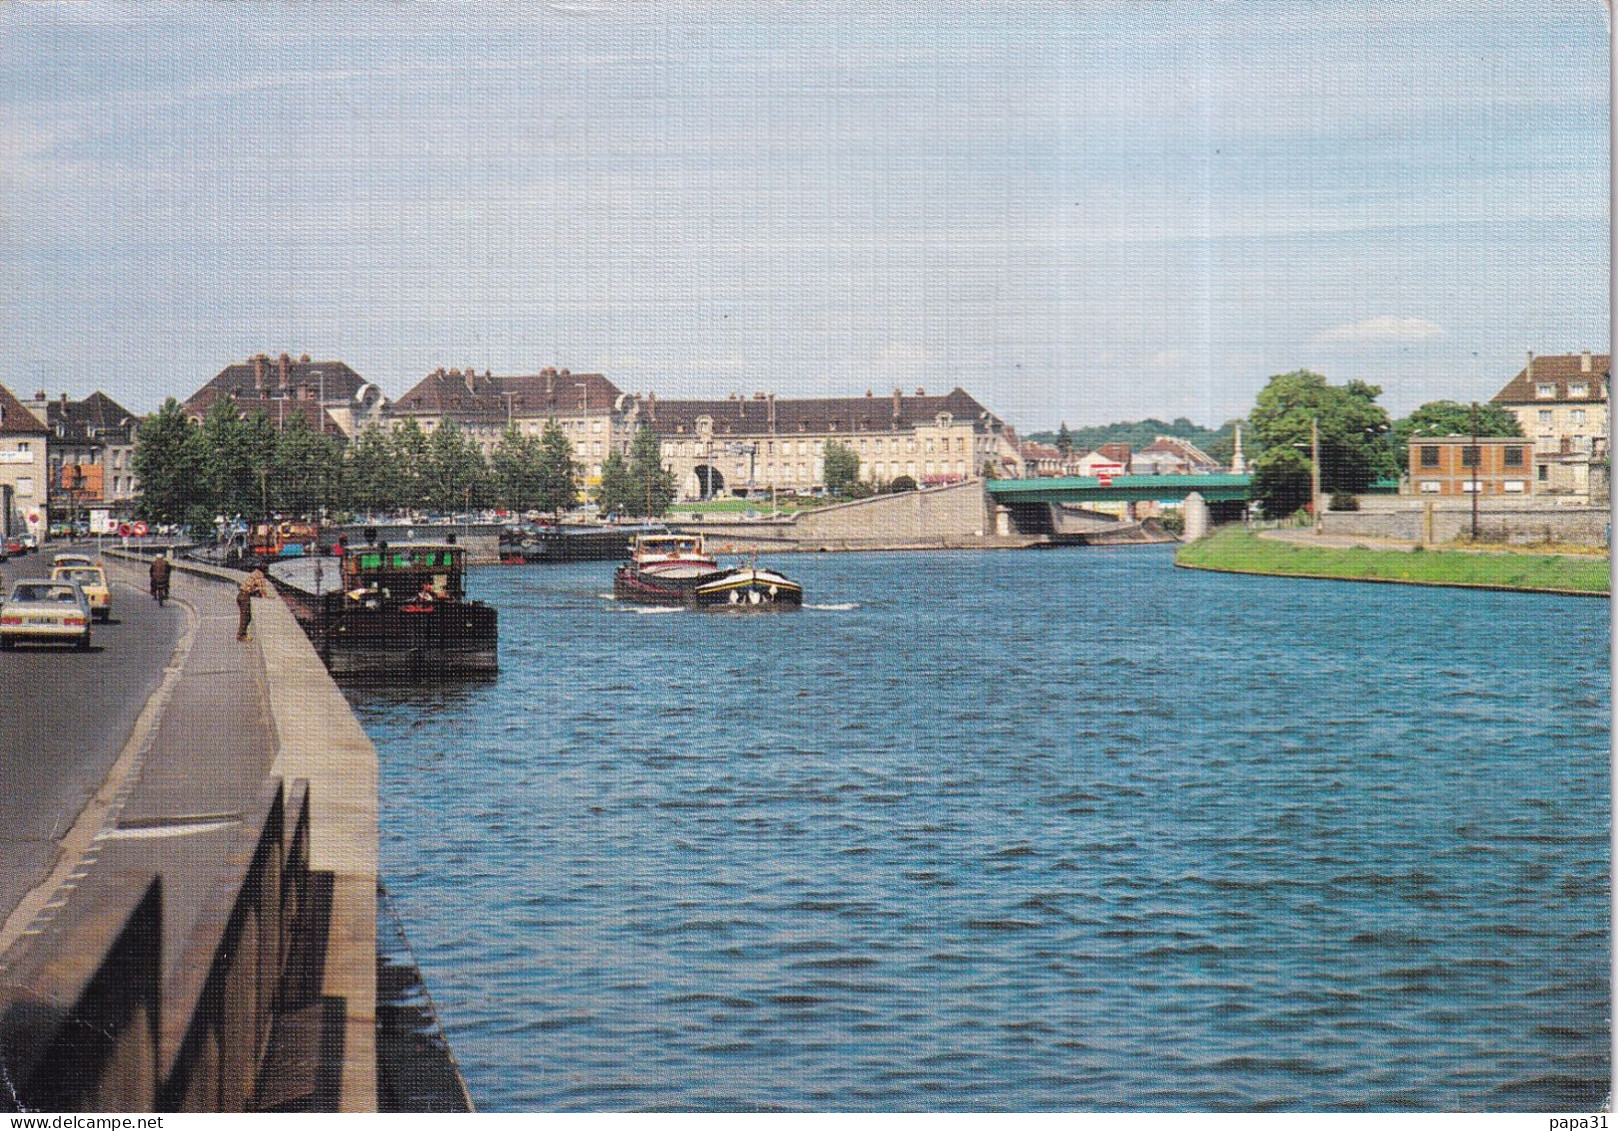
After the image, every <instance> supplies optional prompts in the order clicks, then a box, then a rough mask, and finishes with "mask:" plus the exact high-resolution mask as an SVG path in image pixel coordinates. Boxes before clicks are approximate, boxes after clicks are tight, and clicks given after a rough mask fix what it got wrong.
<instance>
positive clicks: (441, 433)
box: [424, 419, 488, 511]
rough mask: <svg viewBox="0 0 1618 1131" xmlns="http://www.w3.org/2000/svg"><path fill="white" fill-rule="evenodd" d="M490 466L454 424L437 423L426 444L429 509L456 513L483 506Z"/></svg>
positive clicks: (463, 432)
mask: <svg viewBox="0 0 1618 1131" xmlns="http://www.w3.org/2000/svg"><path fill="white" fill-rule="evenodd" d="M487 474H488V465H487V464H486V463H485V462H484V459H483V453H482V451H480V450H479V448H478V446H477V442H476V441H474V440H473V439H472V438H471V437H470V436H468V435H467V434H466V432H465V430H464V429H462V428H461V426H460V425H459V424H458V423H456V422H455V421H453V420H449V419H444V420H440V421H439V422H438V427H437V428H434V429H433V434H432V436H431V437H429V438H428V443H427V482H426V484H425V486H426V491H425V493H424V496H425V500H426V503H427V506H428V508H429V509H431V510H436V511H457V510H461V509H463V508H466V507H472V506H477V505H479V504H480V503H482V502H483V499H484V495H485V480H486V478H487Z"/></svg>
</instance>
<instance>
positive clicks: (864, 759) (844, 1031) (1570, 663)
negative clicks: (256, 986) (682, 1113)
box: [353, 549, 1609, 1110]
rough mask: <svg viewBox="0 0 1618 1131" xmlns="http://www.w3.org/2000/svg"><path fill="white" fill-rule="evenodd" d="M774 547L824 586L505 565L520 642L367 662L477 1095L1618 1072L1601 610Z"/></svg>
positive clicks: (528, 1104)
mask: <svg viewBox="0 0 1618 1131" xmlns="http://www.w3.org/2000/svg"><path fill="white" fill-rule="evenodd" d="M776 564H778V565H780V566H782V567H783V568H784V569H786V570H787V571H788V572H789V573H791V574H792V575H793V576H794V577H798V578H800V579H801V580H802V581H803V582H804V583H805V586H806V591H807V600H808V601H809V602H810V603H811V604H812V605H815V606H820V607H817V608H806V609H804V610H803V611H801V612H798V613H789V614H774V615H763V616H753V617H748V616H733V615H727V614H722V613H721V614H714V613H693V612H684V611H676V612H658V613H645V612H639V611H637V610H635V609H634V608H633V607H626V606H625V605H622V604H619V603H615V602H612V601H610V600H604V599H603V598H602V596H601V594H603V593H606V592H609V591H610V574H611V566H610V565H607V564H583V565H577V566H565V567H506V568H499V569H488V570H484V571H481V572H479V573H477V574H476V575H475V576H474V578H473V587H474V590H475V593H476V595H478V596H481V597H483V598H485V599H487V600H490V601H493V602H495V603H497V604H498V605H499V606H500V610H501V663H502V665H503V671H502V673H501V675H500V677H499V678H498V679H497V680H496V681H493V682H490V683H484V684H474V685H470V686H462V687H445V688H435V689H427V690H423V689H419V688H418V689H412V690H410V691H409V692H408V693H406V692H400V691H391V692H382V691H373V692H363V693H362V692H355V693H354V696H353V697H354V699H355V701H356V703H357V705H358V706H359V709H360V713H361V717H362V720H363V722H364V723H365V726H366V728H367V729H368V730H369V732H370V733H371V735H372V736H373V737H374V738H375V739H376V741H377V745H378V749H379V751H380V755H381V760H382V781H383V797H382V819H383V843H382V859H383V870H384V874H385V877H386V880H387V883H388V885H389V888H390V890H391V891H392V892H393V895H394V899H395V903H396V905H397V907H398V910H399V912H400V915H401V916H402V917H403V919H404V921H405V925H406V929H407V930H408V932H409V935H410V939H411V943H412V944H413V947H414V949H415V952H416V955H417V957H418V959H419V960H420V963H421V966H422V970H423V973H424V975H425V977H426V981H427V984H428V986H429V987H430V989H431V991H432V993H433V995H434V997H435V999H436V1001H437V1005H438V1009H439V1013H440V1016H441V1019H442V1021H443V1023H444V1026H445V1029H446V1031H447V1033H448V1035H449V1039H450V1042H451V1044H452V1045H453V1046H454V1048H455V1051H456V1054H457V1056H458V1058H459V1060H460V1063H461V1066H462V1068H463V1070H464V1071H465V1072H466V1075H467V1078H468V1082H469V1084H470V1086H471V1090H472V1093H473V1097H474V1099H475V1101H476V1102H477V1103H478V1105H479V1107H480V1108H482V1109H484V1110H506V1109H550V1110H638V1109H708V1110H714V1109H787V1110H805V1109H807V1110H827V1109H835V1110H873V1109H911V1110H958V1109H971V1110H982V1109H1000V1108H1005V1109H1014V1110H1046V1109H1074V1110H1098V1109H1148V1110H1159V1109H1160V1110H1222V1109H1325V1110H1341V1109H1352V1110H1358V1109H1372V1110H1387V1109H1441V1110H1447V1109H1461V1110H1475V1109H1534V1110H1549V1109H1567V1108H1580V1107H1583V1108H1588V1107H1590V1106H1591V1105H1593V1104H1596V1103H1599V1102H1600V1100H1601V1099H1602V1097H1603V1096H1604V1095H1605V1092H1606V1087H1605V1083H1604V1081H1605V1079H1606V1076H1607V1072H1608V1056H1607V1052H1606V1049H1607V1043H1608V1032H1607V1022H1606V1016H1607V1012H1608V998H1609V984H1608V975H1607V954H1608V944H1609V939H1608V932H1607V918H1608V912H1607V876H1608V859H1607V858H1608V851H1607V844H1608V841H1607V823H1608V808H1607V797H1608V782H1607V753H1606V751H1607V745H1608V711H1609V703H1608V691H1607V687H1608V674H1607V660H1606V657H1607V626H1608V615H1609V612H1608V604H1607V603H1606V602H1605V601H1600V600H1589V599H1577V598H1556V597H1544V596H1534V595H1525V594H1499V593H1472V592H1463V591H1458V590H1440V589H1418V588H1406V587H1399V586H1380V585H1352V584H1335V583H1328V582H1310V581H1288V580H1279V579H1259V578H1236V577H1225V576H1220V575H1216V574H1207V573H1193V572H1189V571H1184V570H1175V569H1172V568H1171V567H1170V556H1169V554H1168V552H1167V551H1162V550H1157V549H1134V550H1110V551H1100V550H1090V551H1084V550H1076V551H1063V552H1054V553H1046V554H1035V553H1020V554H1019V553H976V554H973V553H961V554H949V553H938V554H904V555H886V556H884V555H816V556H797V557H782V558H780V559H777V563H776Z"/></svg>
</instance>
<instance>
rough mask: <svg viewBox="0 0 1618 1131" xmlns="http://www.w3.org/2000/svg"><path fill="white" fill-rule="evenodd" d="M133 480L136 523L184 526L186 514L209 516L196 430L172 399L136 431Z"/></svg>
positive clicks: (191, 516)
mask: <svg viewBox="0 0 1618 1131" xmlns="http://www.w3.org/2000/svg"><path fill="white" fill-rule="evenodd" d="M134 460H135V474H136V475H137V476H138V477H139V478H140V486H141V498H140V503H139V504H138V506H137V511H138V513H139V514H140V517H142V518H144V519H146V520H147V521H148V522H188V521H190V520H191V519H192V518H193V517H195V516H194V515H193V514H192V513H191V512H192V511H193V510H196V511H205V512H209V513H208V515H207V518H208V521H210V522H211V521H212V519H213V514H212V513H211V512H212V507H211V505H210V500H209V499H208V497H207V491H206V488H205V486H204V484H203V482H202V443H201V438H200V437H199V436H198V434H197V428H196V425H194V424H192V423H191V421H190V420H188V419H187V418H186V415H185V410H184V409H182V408H181V407H180V402H179V401H177V400H175V399H174V398H173V397H170V398H168V400H166V401H164V402H163V407H162V408H160V409H158V410H157V412H155V413H153V414H152V415H151V416H148V417H147V418H146V419H145V421H144V422H142V424H141V426H140V435H139V440H138V442H137V444H136V446H135V456H134Z"/></svg>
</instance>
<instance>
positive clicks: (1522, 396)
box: [1493, 350, 1612, 498]
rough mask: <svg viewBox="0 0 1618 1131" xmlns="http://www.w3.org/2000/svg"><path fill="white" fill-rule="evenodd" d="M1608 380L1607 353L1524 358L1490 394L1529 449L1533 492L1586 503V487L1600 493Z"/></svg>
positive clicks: (1606, 447)
mask: <svg viewBox="0 0 1618 1131" xmlns="http://www.w3.org/2000/svg"><path fill="white" fill-rule="evenodd" d="M1611 378H1612V356H1611V355H1610V354H1592V353H1590V352H1589V351H1588V350H1586V351H1585V352H1583V353H1577V354H1553V355H1549V356H1545V357H1535V356H1534V355H1533V354H1532V353H1530V354H1529V355H1528V363H1527V364H1526V365H1525V366H1524V367H1523V368H1522V370H1521V371H1520V372H1518V374H1517V375H1516V376H1515V377H1513V378H1512V379H1511V380H1510V381H1509V382H1507V384H1506V386H1505V388H1503V389H1501V390H1500V391H1499V392H1498V393H1496V394H1495V395H1494V397H1493V403H1495V404H1498V405H1503V406H1504V407H1506V408H1508V409H1510V410H1511V412H1512V413H1513V414H1514V415H1515V416H1516V417H1517V422H1518V424H1519V425H1521V427H1522V432H1523V435H1524V436H1526V437H1528V438H1529V440H1530V441H1531V443H1532V445H1533V467H1532V469H1531V475H1532V478H1533V480H1534V485H1535V487H1534V489H1535V491H1536V492H1537V493H1542V494H1549V495H1573V496H1582V497H1586V498H1588V497H1589V496H1590V494H1591V491H1592V487H1594V488H1595V489H1596V490H1597V491H1600V490H1601V489H1602V484H1601V483H1600V482H1599V481H1600V480H1602V479H1604V478H1605V465H1606V463H1607V459H1608V454H1609V437H1610V435H1611V433H1610V432H1609V431H1608V409H1607V404H1608V394H1609V390H1608V386H1609V384H1610V382H1611ZM1592 471H1594V472H1595V479H1596V480H1597V481H1596V482H1593V481H1592Z"/></svg>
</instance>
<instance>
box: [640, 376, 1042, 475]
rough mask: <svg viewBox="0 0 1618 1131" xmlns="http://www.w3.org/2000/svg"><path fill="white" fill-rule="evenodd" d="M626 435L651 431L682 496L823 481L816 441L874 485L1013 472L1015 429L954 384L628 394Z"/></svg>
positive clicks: (822, 456) (1017, 453)
mask: <svg viewBox="0 0 1618 1131" xmlns="http://www.w3.org/2000/svg"><path fill="white" fill-rule="evenodd" d="M626 407H627V411H626V414H625V424H626V425H627V433H628V435H630V436H633V434H634V432H635V430H636V429H638V428H639V427H640V426H641V425H642V424H643V423H644V424H647V425H650V426H651V427H652V428H653V430H655V431H656V432H657V434H658V437H659V440H660V442H661V445H662V456H663V466H664V468H665V470H667V471H669V472H671V473H673V475H674V480H675V485H676V489H677V490H678V492H679V494H680V496H681V497H682V498H684V499H705V498H712V497H714V496H718V495H736V496H758V495H766V494H769V493H771V492H775V493H780V492H795V493H812V492H815V491H819V490H822V489H823V488H824V487H825V460H826V448H827V445H829V444H834V443H835V444H842V445H844V446H846V447H848V448H850V449H852V450H853V451H854V453H855V455H856V456H858V457H859V477H860V478H861V479H862V480H864V481H865V482H867V483H870V484H872V485H874V486H877V487H881V486H883V485H885V484H889V483H892V482H893V481H894V480H897V479H901V478H908V479H910V480H912V481H913V482H914V483H915V484H916V485H917V486H921V487H927V486H943V485H946V484H950V483H961V482H965V481H966V480H968V479H978V478H982V477H983V475H984V474H985V471H986V470H992V473H993V474H994V475H996V476H998V477H1000V478H1019V477H1021V475H1022V473H1023V470H1022V469H1023V462H1022V454H1021V446H1020V444H1019V443H1018V441H1017V437H1016V433H1015V432H1014V431H1013V430H1012V429H1011V428H1010V426H1009V425H1007V424H1006V423H1005V422H1004V421H1002V420H1001V419H1000V418H999V417H997V416H995V415H994V414H993V413H991V412H990V411H989V410H988V409H986V408H984V407H983V405H982V404H980V403H979V402H978V401H977V400H976V399H975V398H973V397H972V396H971V394H969V393H967V392H966V391H965V390H963V389H959V388H956V389H952V390H951V391H950V392H948V393H945V394H943V395H941V396H939V395H933V396H929V395H928V394H927V392H926V390H925V389H917V390H916V392H915V394H914V395H907V394H905V393H904V392H903V391H902V390H900V389H895V390H894V391H893V394H892V395H891V396H884V397H878V396H876V395H874V394H873V393H871V392H870V391H867V392H866V394H865V395H864V396H863V397H803V398H792V399H787V398H778V397H776V395H775V394H774V393H755V394H754V395H753V396H752V397H744V396H741V395H740V394H732V395H731V396H730V397H728V398H726V399H724V400H673V401H664V400H659V399H658V398H657V396H656V395H655V394H648V395H647V396H645V397H640V396H635V397H632V398H630V399H629V401H628V403H627V406H626Z"/></svg>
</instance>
